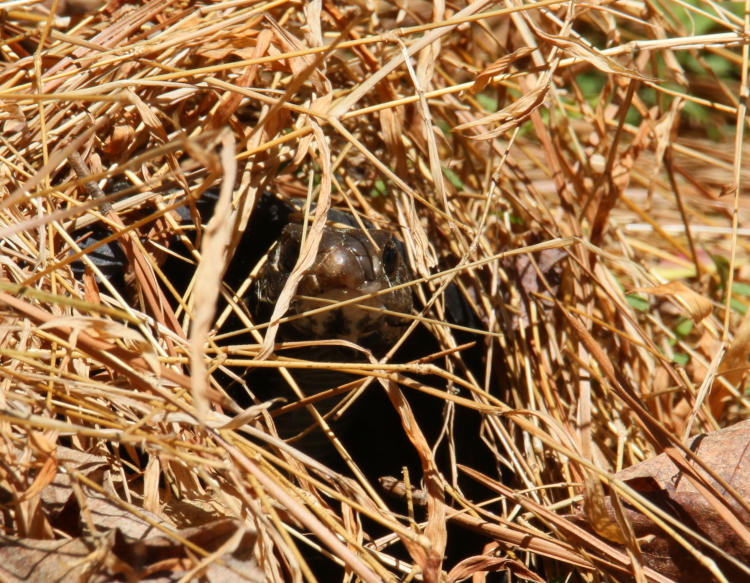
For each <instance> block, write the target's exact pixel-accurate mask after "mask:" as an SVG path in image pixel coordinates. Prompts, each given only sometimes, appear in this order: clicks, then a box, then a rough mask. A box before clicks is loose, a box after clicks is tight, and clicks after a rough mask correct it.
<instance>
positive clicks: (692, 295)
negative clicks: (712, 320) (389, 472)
mask: <svg viewBox="0 0 750 583" xmlns="http://www.w3.org/2000/svg"><path fill="white" fill-rule="evenodd" d="M632 292H633V293H644V294H650V295H653V296H665V297H673V298H675V299H676V300H677V301H678V302H679V303H680V304H681V305H682V306H683V307H684V308H685V309H686V310H687V311H688V315H689V316H690V318H691V319H692V320H693V322H696V323H697V322H700V321H701V320H703V319H704V318H706V317H708V316H709V315H710V314H711V301H710V300H709V299H707V298H705V297H703V296H702V295H700V294H699V293H697V292H695V291H693V290H692V289H690V288H689V287H688V286H686V285H685V284H684V283H682V282H681V281H672V282H670V283H665V284H664V285H657V286H654V287H641V288H637V289H634V290H632Z"/></svg>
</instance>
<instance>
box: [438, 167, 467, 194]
mask: <svg viewBox="0 0 750 583" xmlns="http://www.w3.org/2000/svg"><path fill="white" fill-rule="evenodd" d="M443 174H445V177H446V178H447V179H448V181H449V182H450V183H451V184H452V185H453V186H455V187H456V188H457V189H458V190H463V189H464V183H463V182H461V179H460V178H459V177H458V174H456V173H455V172H453V170H451V169H450V168H446V167H445V166H443Z"/></svg>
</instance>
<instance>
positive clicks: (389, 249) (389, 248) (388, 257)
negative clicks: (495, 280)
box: [383, 243, 399, 277]
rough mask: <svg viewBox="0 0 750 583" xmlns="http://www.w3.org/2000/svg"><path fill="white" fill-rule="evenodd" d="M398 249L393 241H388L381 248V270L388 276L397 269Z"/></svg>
mask: <svg viewBox="0 0 750 583" xmlns="http://www.w3.org/2000/svg"><path fill="white" fill-rule="evenodd" d="M398 259H399V257H398V250H397V249H396V246H395V245H394V244H393V243H388V244H387V245H386V246H385V248H384V249H383V270H384V271H385V274H386V275H388V276H389V277H391V276H393V275H395V274H396V271H398Z"/></svg>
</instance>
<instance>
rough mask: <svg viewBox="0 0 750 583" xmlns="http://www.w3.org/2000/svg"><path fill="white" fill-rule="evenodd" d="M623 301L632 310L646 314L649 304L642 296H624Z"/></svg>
mask: <svg viewBox="0 0 750 583" xmlns="http://www.w3.org/2000/svg"><path fill="white" fill-rule="evenodd" d="M625 299H626V300H627V302H628V304H630V307H631V308H633V309H634V310H638V311H639V312H648V310H649V303H648V299H647V298H644V297H643V296H640V295H638V294H629V295H627V296H625Z"/></svg>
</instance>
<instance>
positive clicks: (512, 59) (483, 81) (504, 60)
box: [471, 47, 536, 94]
mask: <svg viewBox="0 0 750 583" xmlns="http://www.w3.org/2000/svg"><path fill="white" fill-rule="evenodd" d="M534 50H536V49H534V48H533V47H520V48H518V49H516V50H515V51H513V52H512V53H510V54H509V55H505V56H504V57H500V58H499V59H498V60H497V61H495V62H494V63H492V64H491V65H488V66H487V67H485V68H484V69H482V70H481V71H480V72H479V73H477V77H476V80H475V81H474V85H472V86H471V92H472V93H474V94H476V93H479V92H481V91H484V89H485V88H486V87H487V85H489V84H490V82H491V81H492V78H493V77H495V76H496V75H500V74H502V73H505V71H507V70H508V69H509V68H510V66H511V65H513V64H514V63H517V62H518V61H520V60H522V59H525V58H526V57H528V56H529V55H530V54H531V53H533V52H534Z"/></svg>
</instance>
